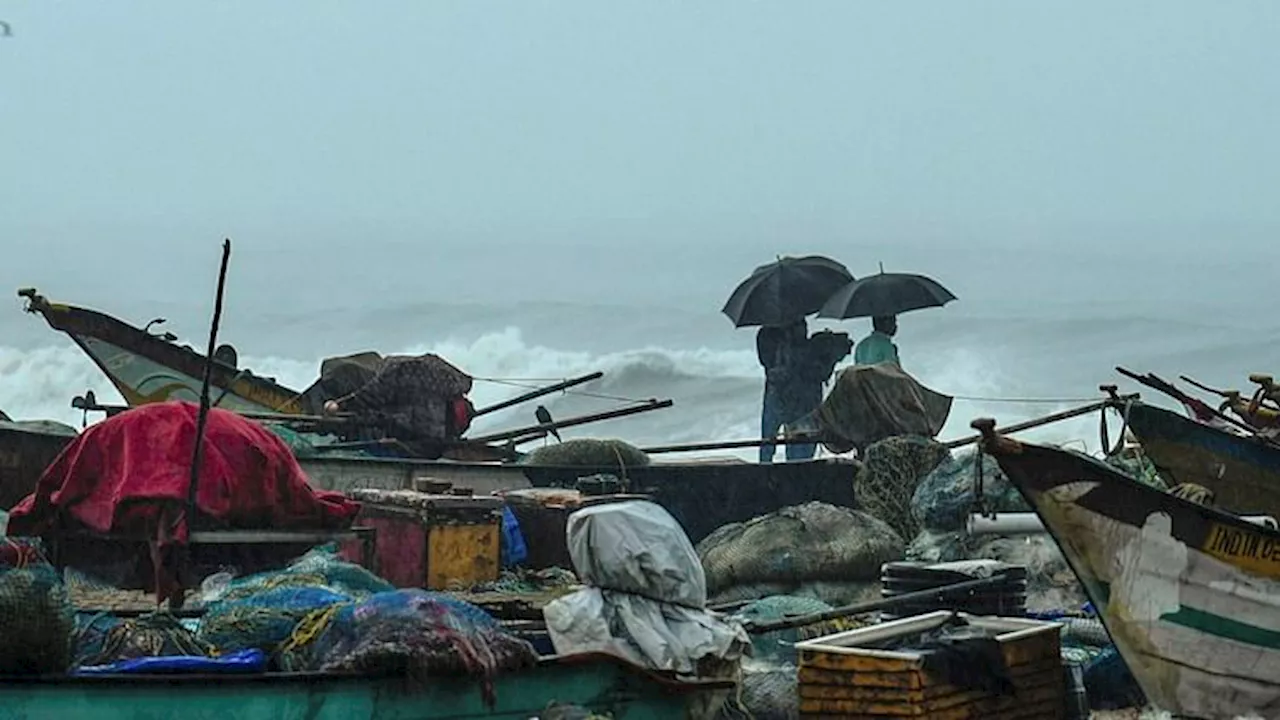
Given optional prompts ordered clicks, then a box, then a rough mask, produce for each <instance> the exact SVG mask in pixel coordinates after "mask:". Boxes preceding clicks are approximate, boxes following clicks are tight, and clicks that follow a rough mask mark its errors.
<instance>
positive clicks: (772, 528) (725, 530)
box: [697, 502, 905, 594]
mask: <svg viewBox="0 0 1280 720" xmlns="http://www.w3.org/2000/svg"><path fill="white" fill-rule="evenodd" d="M904 549H905V548H904V543H903V541H902V538H901V537H900V536H899V535H898V533H896V532H895V531H894V530H893V528H891V527H890V526H889V525H888V524H886V523H885V522H883V521H881V520H879V519H877V518H875V517H873V516H871V515H869V514H867V513H865V512H860V511H857V510H850V509H849V508H844V507H837V506H835V505H828V504H826V503H820V502H810V503H806V504H804V505H796V506H792V507H786V508H782V509H781V510H778V511H777V512H773V513H770V514H768V515H762V516H760V517H758V518H754V519H752V520H748V521H747V522H743V523H731V524H728V525H723V526H721V527H719V528H717V529H716V530H715V531H714V532H712V533H711V534H710V535H708V536H707V537H706V538H704V539H703V540H702V542H700V543H698V547H697V552H698V557H699V558H700V559H701V560H702V566H703V569H704V570H705V572H706V577H707V587H708V591H709V592H710V593H712V594H717V593H719V592H721V591H723V590H726V589H728V588H731V587H734V586H739V585H758V584H762V583H774V584H782V585H792V586H796V585H800V584H803V583H808V582H815V581H831V582H855V581H868V580H876V579H879V576H880V566H881V565H883V564H884V563H886V562H890V561H893V560H901V559H902V555H903V551H904Z"/></svg>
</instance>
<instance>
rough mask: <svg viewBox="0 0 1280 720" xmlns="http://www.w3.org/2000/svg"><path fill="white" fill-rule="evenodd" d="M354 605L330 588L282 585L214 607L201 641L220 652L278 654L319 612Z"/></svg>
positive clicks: (208, 612) (203, 623)
mask: <svg viewBox="0 0 1280 720" xmlns="http://www.w3.org/2000/svg"><path fill="white" fill-rule="evenodd" d="M349 602H352V598H351V596H350V595H346V594H342V593H338V592H335V591H333V590H332V589H330V588H326V587H319V586H311V587H302V586H293V587H290V586H281V587H276V588H272V589H269V590H263V591H261V592H259V593H256V594H253V595H248V596H245V597H236V598H232V599H227V600H222V601H219V602H216V603H213V604H212V605H210V606H209V607H208V608H207V609H206V611H205V615H204V618H203V619H202V620H201V622H200V635H199V637H200V640H201V641H203V642H206V643H208V644H210V645H212V646H213V647H215V648H217V649H218V652H219V653H228V652H235V651H237V650H245V649H250V648H257V649H259V650H263V651H266V652H268V653H270V652H273V651H275V650H276V649H277V648H279V647H280V646H281V645H283V644H284V643H285V642H286V641H287V640H289V639H290V638H291V637H292V636H293V633H294V630H295V628H297V626H298V624H299V623H301V622H302V621H303V620H306V619H307V618H308V617H309V616H311V615H312V614H313V613H316V612H317V611H324V610H327V609H329V608H331V607H333V606H336V605H339V604H342V603H349Z"/></svg>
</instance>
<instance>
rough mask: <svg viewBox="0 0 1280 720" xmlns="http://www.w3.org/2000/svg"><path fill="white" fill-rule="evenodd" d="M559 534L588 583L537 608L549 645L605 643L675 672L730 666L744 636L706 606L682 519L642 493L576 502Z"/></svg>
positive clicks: (577, 649)
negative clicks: (614, 500)
mask: <svg viewBox="0 0 1280 720" xmlns="http://www.w3.org/2000/svg"><path fill="white" fill-rule="evenodd" d="M566 535H567V538H568V545H569V556H570V558H571V559H572V560H573V567H574V570H575V571H576V572H577V574H578V576H579V577H580V578H582V581H583V582H584V583H586V584H587V585H588V586H589V587H587V588H585V589H583V590H579V591H577V592H574V593H571V594H569V595H566V596H564V597H561V598H558V599H556V600H554V601H552V602H551V603H549V604H548V605H547V606H546V607H545V608H544V609H543V616H544V617H545V618H546V622H547V630H548V631H549V633H550V635H551V641H552V643H554V645H555V648H556V652H557V653H560V654H564V655H568V654H575V653H586V652H606V653H611V654H613V655H617V656H619V657H622V658H624V659H626V660H629V661H630V662H633V663H635V664H637V665H641V666H645V667H649V668H652V669H655V670H662V671H669V672H675V673H680V674H683V675H695V674H696V675H706V674H711V673H709V672H708V669H709V668H715V669H716V671H715V672H719V671H720V670H723V669H725V666H736V664H737V662H738V660H739V658H740V657H741V656H742V654H743V653H744V652H746V651H747V648H748V647H749V646H750V642H749V640H748V639H747V635H746V632H745V631H744V630H743V629H742V626H741V625H740V624H738V623H729V622H725V621H724V620H722V619H721V618H720V617H719V616H717V615H714V614H712V613H710V612H708V611H707V610H706V605H707V583H706V577H705V575H704V573H703V570H702V565H701V564H700V563H699V562H698V555H697V553H695V552H694V549H693V545H692V544H691V543H690V542H689V538H688V536H687V535H685V533H684V530H683V529H682V528H681V527H680V524H679V523H677V522H676V520H675V518H673V517H671V515H670V514H669V513H668V512H667V511H666V510H664V509H663V508H662V507H661V506H659V505H657V504H654V503H651V502H647V501H640V500H633V501H628V502H620V503H609V504H606V505H598V506H594V507H587V508H583V509H582V510H578V511H577V512H575V513H573V514H572V515H570V516H569V522H568V527H567V529H566Z"/></svg>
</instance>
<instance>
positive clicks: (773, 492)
mask: <svg viewBox="0 0 1280 720" xmlns="http://www.w3.org/2000/svg"><path fill="white" fill-rule="evenodd" d="M298 464H299V465H301V466H302V469H303V471H305V472H306V473H307V477H308V478H309V479H310V481H311V484H312V485H314V486H316V487H319V488H323V489H326V490H337V491H341V492H346V491H348V490H351V489H355V488H376V489H382V490H396V489H412V488H415V486H416V485H417V484H419V483H421V482H438V483H441V484H445V485H451V486H452V487H453V488H459V489H462V490H464V491H470V492H473V493H475V494H482V495H488V494H491V493H494V492H498V491H503V490H522V489H526V488H575V487H576V486H578V484H579V479H580V478H586V477H592V476H596V475H600V474H606V475H612V476H614V477H617V478H618V480H619V481H620V483H622V488H620V489H623V490H625V492H628V493H632V494H641V495H646V496H648V497H649V498H651V499H652V500H653V501H654V502H656V503H658V504H659V505H661V506H663V507H664V508H666V509H667V511H668V512H670V513H671V515H672V516H674V517H675V518H676V520H678V521H679V522H680V525H681V526H682V527H683V528H684V531H685V533H686V534H687V535H688V536H689V540H690V541H691V542H694V543H697V542H699V541H701V540H702V539H703V538H705V537H706V536H707V535H710V534H711V532H712V531H713V530H715V529H716V528H718V527H720V526H721V525H725V524H728V523H734V522H745V521H747V520H750V519H752V518H754V517H759V516H760V515H765V514H767V513H771V512H774V511H776V510H777V509H778V508H781V507H787V506H790V505H802V504H804V503H807V502H812V501H818V502H824V503H828V504H831V505H840V506H844V507H853V506H854V488H853V479H854V475H856V474H857V467H858V466H857V464H856V463H854V462H853V461H851V460H847V459H839V458H831V459H817V460H809V461H805V462H787V463H776V464H767V463H766V464H759V463H749V462H743V461H740V460H738V461H735V460H716V461H701V462H698V461H686V462H679V463H676V462H659V461H654V462H652V463H651V464H649V465H643V466H639V467H630V468H621V469H620V468H619V467H618V466H612V467H581V466H567V465H561V466H554V465H526V464H519V463H460V462H436V461H431V460H413V459H407V458H354V457H313V458H299V459H298ZM561 542H563V538H561Z"/></svg>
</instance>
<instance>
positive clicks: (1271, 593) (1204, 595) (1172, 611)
mask: <svg viewBox="0 0 1280 720" xmlns="http://www.w3.org/2000/svg"><path fill="white" fill-rule="evenodd" d="M973 427H974V428H975V429H977V430H979V431H980V432H981V433H982V435H983V441H982V447H983V450H984V451H985V452H988V453H990V454H991V455H993V456H994V457H995V458H996V459H997V460H998V462H999V464H1000V467H1001V469H1002V470H1003V471H1004V473H1005V474H1006V475H1007V476H1008V478H1009V480H1010V481H1011V482H1012V483H1013V484H1014V485H1015V486H1016V487H1017V488H1018V490H1019V491H1020V492H1021V493H1022V494H1023V496H1025V497H1026V499H1027V501H1028V502H1029V503H1030V504H1031V505H1032V507H1033V509H1034V510H1035V512H1036V514H1037V515H1039V517H1040V519H1041V520H1042V521H1043V523H1044V526H1045V528H1046V529H1047V530H1048V532H1049V533H1050V534H1051V535H1052V536H1053V538H1054V540H1055V541H1056V542H1057V544H1058V546H1059V548H1061V550H1062V553H1063V555H1064V557H1065V558H1066V560H1067V562H1068V563H1069V564H1070V566H1071V568H1072V570H1073V571H1074V572H1075V574H1076V576H1077V577H1078V578H1079V579H1080V582H1081V584H1082V585H1083V586H1084V589H1085V592H1086V593H1087V594H1088V596H1089V599H1090V600H1091V601H1092V602H1093V603H1094V605H1095V607H1097V609H1098V611H1099V613H1100V616H1101V619H1102V622H1103V624H1104V625H1105V626H1106V628H1107V631H1108V632H1109V633H1110V635H1111V638H1112V640H1113V641H1114V642H1115V644H1116V647H1117V649H1118V650H1119V652H1120V654H1121V656H1122V657H1123V658H1124V660H1125V662H1126V663H1127V664H1128V666H1129V668H1130V670H1132V671H1133V674H1134V677H1135V678H1136V679H1137V681H1138V683H1139V684H1140V685H1141V687H1142V689H1143V691H1144V692H1145V693H1146V695H1147V697H1148V699H1149V700H1150V701H1151V702H1152V703H1153V704H1154V705H1155V706H1156V707H1158V708H1160V709H1162V710H1165V711H1168V712H1171V713H1173V714H1175V715H1177V716H1185V717H1194V718H1234V717H1238V716H1242V715H1250V714H1260V715H1262V716H1263V717H1275V716H1276V715H1277V713H1280V531H1277V530H1275V529H1272V528H1269V527H1266V526H1262V525H1257V524H1253V523H1250V522H1249V521H1247V520H1245V519H1243V518H1241V517H1239V516H1237V515H1232V514H1229V513H1226V512H1223V511H1221V510H1218V509H1214V508H1212V507H1208V506H1205V505H1201V504H1198V503H1195V502H1191V501H1190V500H1185V499H1183V498H1181V497H1177V496H1175V495H1173V494H1170V493H1167V492H1164V491H1162V490H1160V489H1157V488H1153V487H1150V486H1147V485H1144V484H1142V483H1140V482H1138V481H1136V480H1133V479H1131V478H1129V477H1128V476H1126V475H1124V474H1123V473H1120V472H1118V471H1116V470H1115V469H1113V468H1111V467H1110V466H1108V465H1106V464H1104V463H1102V462H1100V461H1097V460H1095V459H1093V458H1091V457H1089V456H1086V455H1083V454H1080V453H1077V452H1074V451H1069V450H1064V449H1059V448H1056V447H1049V446H1044V445H1033V444H1030V443H1022V442H1018V441H1014V440H1011V439H1009V438H1006V437H1002V436H1000V435H998V434H996V431H995V423H994V421H992V420H975V421H974V423H973ZM1224 482H1230V477H1229V476H1227V477H1226V478H1225V479H1224Z"/></svg>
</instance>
